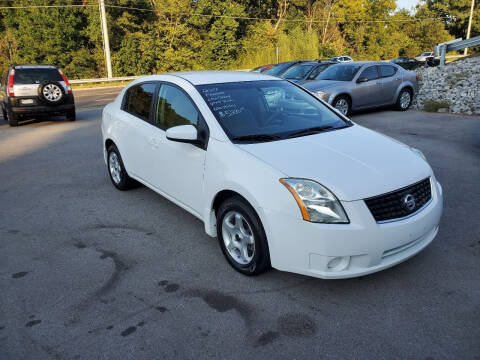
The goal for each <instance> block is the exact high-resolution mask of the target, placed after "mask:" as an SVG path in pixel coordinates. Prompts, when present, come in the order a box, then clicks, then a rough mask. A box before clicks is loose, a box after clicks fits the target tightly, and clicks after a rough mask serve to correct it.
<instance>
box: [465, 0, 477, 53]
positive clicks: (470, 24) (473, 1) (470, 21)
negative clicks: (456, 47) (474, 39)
mask: <svg viewBox="0 0 480 360" xmlns="http://www.w3.org/2000/svg"><path fill="white" fill-rule="evenodd" d="M474 7H475V0H472V6H471V7H470V18H469V19H468V29H467V39H470V31H471V30H472V18H473V8H474ZM467 53H468V48H465V50H463V55H464V56H467Z"/></svg>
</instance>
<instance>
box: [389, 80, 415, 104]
mask: <svg viewBox="0 0 480 360" xmlns="http://www.w3.org/2000/svg"><path fill="white" fill-rule="evenodd" d="M403 89H407V90H408V91H410V96H411V97H412V101H413V97H414V96H415V90H414V87H413V85H412V84H409V83H408V82H404V83H403V84H402V85H400V86H399V87H398V89H397V93H396V94H395V102H394V104H396V103H397V101H398V97H399V96H400V93H401V92H402V90H403Z"/></svg>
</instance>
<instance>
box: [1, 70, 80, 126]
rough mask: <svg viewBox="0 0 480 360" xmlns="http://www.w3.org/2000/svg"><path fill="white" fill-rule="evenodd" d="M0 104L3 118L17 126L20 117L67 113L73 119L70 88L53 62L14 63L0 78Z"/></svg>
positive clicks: (73, 103)
mask: <svg viewBox="0 0 480 360" xmlns="http://www.w3.org/2000/svg"><path fill="white" fill-rule="evenodd" d="M1 82H2V85H1V90H0V106H1V110H2V114H3V118H4V119H5V120H7V121H8V123H9V124H10V126H17V125H18V121H19V120H21V119H23V118H31V117H36V116H44V115H66V117H67V120H69V121H75V119H76V115H75V101H74V97H73V93H72V88H71V87H70V84H69V82H68V80H67V78H66V77H65V75H64V74H63V73H62V72H61V71H60V69H59V68H57V67H56V66H53V65H14V66H11V67H10V68H9V69H8V70H7V72H6V74H5V75H4V76H3V78H2V79H1Z"/></svg>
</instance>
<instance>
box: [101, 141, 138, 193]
mask: <svg viewBox="0 0 480 360" xmlns="http://www.w3.org/2000/svg"><path fill="white" fill-rule="evenodd" d="M107 169H108V174H109V175H110V180H112V184H113V185H114V186H115V187H116V188H117V189H118V190H122V191H124V190H129V189H132V188H134V187H135V186H136V185H137V184H138V183H137V182H136V181H135V180H133V179H132V178H131V177H130V176H128V174H127V171H126V170H125V166H124V165H123V161H122V157H121V156H120V152H119V151H118V149H117V147H116V146H115V145H110V147H109V148H108V150H107Z"/></svg>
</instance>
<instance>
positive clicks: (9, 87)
mask: <svg viewBox="0 0 480 360" xmlns="http://www.w3.org/2000/svg"><path fill="white" fill-rule="evenodd" d="M14 75H15V70H14V69H11V70H10V72H9V74H8V85H7V92H8V96H9V97H14V96H15V91H14V88H13V76H14Z"/></svg>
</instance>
